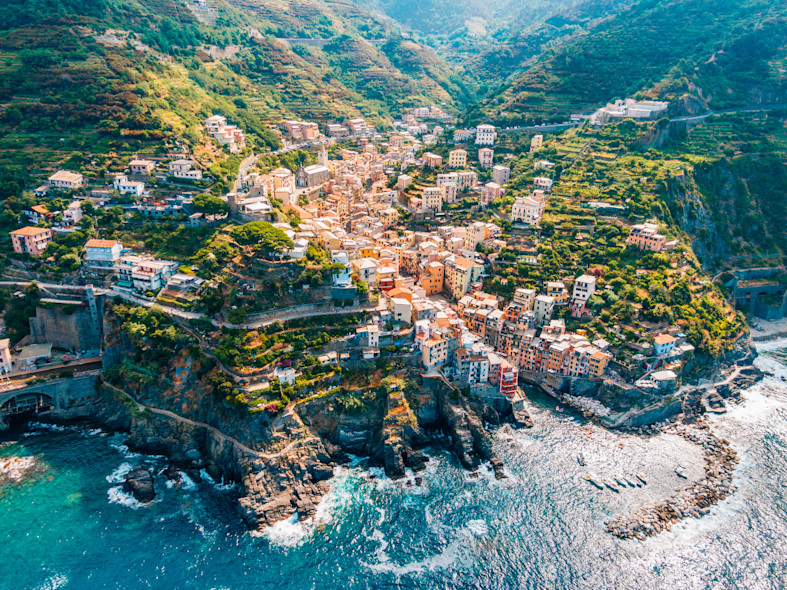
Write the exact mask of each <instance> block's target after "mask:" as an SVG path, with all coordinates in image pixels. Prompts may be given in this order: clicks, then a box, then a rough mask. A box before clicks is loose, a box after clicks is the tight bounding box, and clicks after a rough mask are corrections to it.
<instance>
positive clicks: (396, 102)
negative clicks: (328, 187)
mask: <svg viewBox="0 0 787 590" xmlns="http://www.w3.org/2000/svg"><path fill="white" fill-rule="evenodd" d="M191 6H192V7H191V8H190V7H189V4H187V3H186V2H184V1H181V0H136V1H132V2H121V1H120V0H84V1H82V0H80V1H77V0H57V1H56V2H43V1H40V0H39V1H32V2H29V1H27V0H10V1H9V2H6V3H4V4H3V5H2V6H0V73H1V74H2V75H0V150H1V151H2V154H0V165H4V166H11V167H21V168H23V169H24V170H25V171H28V172H33V173H38V172H43V171H46V170H50V169H52V168H53V167H56V166H58V165H60V164H61V163H62V162H63V161H64V160H65V159H66V158H68V157H70V156H71V155H72V154H73V152H75V151H76V152H90V153H93V154H96V153H98V154H110V153H130V152H133V151H136V150H138V149H143V150H144V149H146V146H151V148H152V147H154V146H155V147H159V148H160V147H162V145H163V144H162V139H165V140H167V141H169V142H170V143H172V142H174V141H182V142H184V143H185V144H186V145H187V146H191V147H194V146H195V145H196V144H197V143H199V141H200V134H199V132H198V129H199V127H198V125H199V123H200V122H201V121H202V120H203V119H204V118H205V117H206V116H208V115H210V114H212V113H214V112H218V113H222V114H224V115H225V116H227V117H228V119H229V120H231V121H232V122H233V123H236V124H238V125H240V126H241V127H242V128H244V129H245V131H246V132H247V136H248V138H249V140H248V143H249V144H250V145H251V146H252V147H253V146H258V147H259V148H265V147H275V146H276V145H277V144H278V140H277V138H276V137H275V135H274V134H273V133H272V132H271V131H270V129H269V127H268V126H269V125H270V124H276V123H278V122H279V121H281V120H282V119H283V118H291V117H299V118H309V119H314V120H318V121H327V120H333V119H339V120H341V119H344V118H346V117H353V116H364V117H367V118H368V119H370V120H371V121H372V122H374V123H376V124H383V125H384V124H386V123H387V122H389V121H390V120H391V119H392V118H393V117H394V116H398V115H399V114H401V112H402V111H403V110H404V109H405V108H408V107H411V106H417V105H420V104H424V103H425V104H434V103H440V104H443V105H444V108H447V109H448V110H454V111H458V110H459V109H461V108H462V107H463V105H464V104H465V102H467V101H469V100H471V98H472V92H473V90H472V88H470V87H468V86H467V85H466V84H465V83H464V82H462V81H461V80H460V79H459V78H458V77H457V76H456V74H455V73H454V71H453V69H452V68H451V67H450V66H448V65H447V64H446V63H445V62H444V61H443V60H441V59H440V58H439V57H438V56H437V55H436V54H435V53H434V52H433V51H432V50H430V49H428V48H425V47H423V46H421V45H419V44H417V43H414V42H411V41H406V40H403V39H401V38H399V37H397V36H396V35H395V34H393V32H392V31H391V30H390V29H389V28H388V26H389V25H387V24H385V23H383V22H382V21H378V20H376V18H375V17H371V16H370V15H368V14H366V13H364V12H363V11H362V10H360V9H358V8H356V7H353V6H352V5H349V4H341V3H332V2H328V1H325V2H323V1H317V0H312V1H308V2H306V1H302V0H299V1H292V2H285V1H279V2H262V1H260V0H252V1H248V0H231V1H229V2H215V3H214V2H208V4H207V6H208V9H207V10H206V9H200V8H195V7H194V5H191ZM300 38H305V39H316V40H323V42H324V43H323V45H324V46H322V47H319V46H312V45H311V44H309V41H303V42H302V41H297V39H300ZM320 44H321V43H319V42H318V43H317V45H320Z"/></svg>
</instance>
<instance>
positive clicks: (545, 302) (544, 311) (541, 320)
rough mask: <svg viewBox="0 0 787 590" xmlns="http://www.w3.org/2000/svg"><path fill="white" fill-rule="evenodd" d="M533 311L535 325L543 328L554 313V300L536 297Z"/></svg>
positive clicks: (552, 298) (547, 296)
mask: <svg viewBox="0 0 787 590" xmlns="http://www.w3.org/2000/svg"><path fill="white" fill-rule="evenodd" d="M533 311H534V312H535V315H536V324H538V325H539V326H543V325H544V324H546V323H547V322H548V321H549V320H551V319H552V313H553V312H554V311H555V298H554V297H550V296H549V295H537V296H536V300H535V302H534V303H533Z"/></svg>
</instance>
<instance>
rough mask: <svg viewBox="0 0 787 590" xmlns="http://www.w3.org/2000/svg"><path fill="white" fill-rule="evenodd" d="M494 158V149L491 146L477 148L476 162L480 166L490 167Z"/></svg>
mask: <svg viewBox="0 0 787 590" xmlns="http://www.w3.org/2000/svg"><path fill="white" fill-rule="evenodd" d="M494 158H495V151H494V150H493V149H491V148H481V149H480V150H478V163H479V164H480V165H481V168H491V167H492V161H493V160H494Z"/></svg>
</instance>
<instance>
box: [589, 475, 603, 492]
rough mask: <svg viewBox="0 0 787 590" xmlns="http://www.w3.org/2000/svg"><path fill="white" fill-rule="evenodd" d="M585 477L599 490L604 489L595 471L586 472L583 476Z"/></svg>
mask: <svg viewBox="0 0 787 590" xmlns="http://www.w3.org/2000/svg"><path fill="white" fill-rule="evenodd" d="M585 479H586V480H587V481H589V482H590V483H592V484H593V485H594V486H596V487H597V488H598V489H600V490H603V489H604V482H602V481H601V478H599V476H598V475H596V474H595V473H588V474H587V475H586V476H585Z"/></svg>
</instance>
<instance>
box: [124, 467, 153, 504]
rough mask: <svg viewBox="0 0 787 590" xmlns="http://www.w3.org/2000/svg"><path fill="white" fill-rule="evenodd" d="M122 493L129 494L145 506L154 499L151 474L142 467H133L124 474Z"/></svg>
mask: <svg viewBox="0 0 787 590" xmlns="http://www.w3.org/2000/svg"><path fill="white" fill-rule="evenodd" d="M125 479H126V481H125V483H124V484H123V491H125V492H128V493H130V494H131V495H132V496H134V498H136V500H137V501H139V502H142V503H143V504H147V503H149V502H152V501H153V500H154V499H155V498H156V490H155V488H154V486H153V474H151V473H150V471H149V470H147V469H145V468H144V467H135V468H134V469H132V470H131V471H129V472H128V473H127V474H126V478H125Z"/></svg>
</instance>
